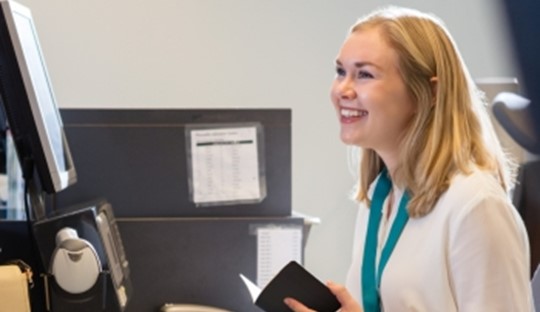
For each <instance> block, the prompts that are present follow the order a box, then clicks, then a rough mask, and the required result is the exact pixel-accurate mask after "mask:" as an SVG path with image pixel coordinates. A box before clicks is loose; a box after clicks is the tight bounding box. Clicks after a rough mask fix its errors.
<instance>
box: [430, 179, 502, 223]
mask: <svg viewBox="0 0 540 312" xmlns="http://www.w3.org/2000/svg"><path fill="white" fill-rule="evenodd" d="M511 206H512V204H511V201H510V197H509V195H508V194H507V192H506V190H505V189H504V188H503V187H502V186H501V184H500V183H499V180H498V178H497V176H496V175H495V174H494V173H492V172H488V171H484V170H480V169H474V170H473V171H472V172H471V173H469V174H464V173H459V174H456V175H455V176H454V177H453V178H452V179H451V181H450V185H449V187H448V190H447V191H446V192H445V193H444V194H443V195H442V196H441V197H440V199H439V202H438V203H437V208H439V207H446V208H447V209H450V210H451V211H452V213H453V214H466V213H468V212H470V211H471V210H472V209H478V208H480V207H511Z"/></svg>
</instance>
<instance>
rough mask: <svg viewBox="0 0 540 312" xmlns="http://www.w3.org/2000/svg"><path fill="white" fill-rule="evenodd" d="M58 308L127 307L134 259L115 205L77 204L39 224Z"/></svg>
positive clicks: (49, 283) (53, 299)
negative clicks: (130, 260)
mask: <svg viewBox="0 0 540 312" xmlns="http://www.w3.org/2000/svg"><path fill="white" fill-rule="evenodd" d="M34 233H35V237H36V240H37V244H38V248H39V251H40V255H41V259H42V262H43V264H44V267H45V268H44V269H45V271H46V273H47V274H46V286H45V287H46V289H47V291H48V292H49V295H50V299H51V300H50V301H51V302H50V305H51V306H50V308H51V309H52V310H53V311H111V312H113V311H114V312H116V311H120V312H121V311H124V310H125V308H126V306H127V303H128V300H129V297H130V294H131V283H130V278H129V263H128V261H127V259H126V256H125V252H124V247H123V244H122V240H121V237H120V234H119V232H118V229H117V226H116V221H115V218H114V215H113V211H112V208H111V205H110V204H109V203H107V202H106V201H98V202H96V203H90V204H84V205H81V206H77V207H73V208H71V209H69V210H67V211H64V212H62V213H57V214H56V215H55V216H53V217H51V218H47V219H45V220H40V221H38V222H36V223H34Z"/></svg>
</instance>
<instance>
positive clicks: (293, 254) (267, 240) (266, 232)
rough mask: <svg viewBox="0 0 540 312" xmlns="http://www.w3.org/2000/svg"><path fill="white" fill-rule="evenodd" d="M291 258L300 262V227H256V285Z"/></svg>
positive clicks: (273, 273) (269, 278)
mask: <svg viewBox="0 0 540 312" xmlns="http://www.w3.org/2000/svg"><path fill="white" fill-rule="evenodd" d="M291 260H295V261H296V262H298V263H302V227H284V228H280V227H262V228H259V229H257V285H259V287H260V288H264V287H266V285H267V284H268V282H269V281H270V280H271V279H272V278H273V277H274V276H275V275H276V274H277V273H278V272H279V270H281V269H282V268H283V267H284V266H285V265H286V264H287V263H289V262H290V261H291Z"/></svg>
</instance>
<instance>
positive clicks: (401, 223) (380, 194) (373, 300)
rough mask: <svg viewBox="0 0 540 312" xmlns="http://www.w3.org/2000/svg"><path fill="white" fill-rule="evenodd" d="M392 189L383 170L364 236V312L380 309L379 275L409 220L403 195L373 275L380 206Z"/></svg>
mask: <svg viewBox="0 0 540 312" xmlns="http://www.w3.org/2000/svg"><path fill="white" fill-rule="evenodd" d="M391 189H392V181H390V178H389V177H388V172H387V171H386V169H384V170H383V171H382V172H381V174H380V176H379V180H378V182H377V184H376V185H375V192H374V193H373V200H372V202H371V208H370V212H369V220H368V228H367V235H366V241H365V245H364V258H363V261H362V303H363V305H364V311H365V312H379V311H380V310H381V307H380V298H379V291H378V290H379V288H380V285H381V276H382V273H383V270H384V267H385V266H386V263H387V262H388V259H389V258H390V255H391V254H392V251H393V250H394V247H395V246H396V244H397V241H398V240H399V236H400V235H401V232H402V231H403V228H404V227H405V224H406V223H407V220H408V219H409V215H408V214H407V204H408V203H409V194H407V192H404V193H403V196H402V197H401V201H400V203H399V208H398V211H397V216H396V218H395V220H394V223H393V224H392V228H391V229H390V233H389V234H388V239H387V240H386V243H385V244H384V247H383V250H382V253H381V259H380V261H379V266H378V268H377V274H376V275H375V270H376V267H377V266H376V263H375V262H376V257H377V245H378V243H377V241H378V239H379V225H380V223H381V215H382V207H383V204H384V200H385V199H386V197H387V196H388V194H389V193H390V190H391Z"/></svg>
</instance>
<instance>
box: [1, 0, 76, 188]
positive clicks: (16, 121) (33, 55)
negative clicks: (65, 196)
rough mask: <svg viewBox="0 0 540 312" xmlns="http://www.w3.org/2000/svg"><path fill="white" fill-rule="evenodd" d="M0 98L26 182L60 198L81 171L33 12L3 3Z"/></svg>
mask: <svg viewBox="0 0 540 312" xmlns="http://www.w3.org/2000/svg"><path fill="white" fill-rule="evenodd" d="M0 5H1V13H0V94H1V100H2V102H3V105H4V108H5V111H6V115H7V120H8V125H9V130H10V132H11V134H12V136H13V141H14V142H15V148H16V150H17V154H18V157H19V162H20V163H21V167H22V169H23V175H24V178H25V180H27V181H26V182H27V183H28V180H29V179H32V176H33V174H34V172H37V174H38V177H39V179H32V180H35V181H37V182H38V185H39V187H40V188H41V189H42V190H43V191H44V192H46V193H49V194H52V193H57V192H59V191H61V190H63V189H65V188H66V187H68V186H69V185H71V184H73V183H75V181H76V177H77V175H76V172H75V167H74V165H73V162H72V159H71V153H70V150H69V147H68V144H67V141H66V137H65V135H64V127H63V123H62V119H61V117H60V113H59V110H58V107H57V105H56V100H55V97H54V93H53V89H52V86H51V83H50V80H49V75H48V73H47V67H46V65H45V62H44V58H43V54H42V52H41V48H40V44H39V40H38V36H37V33H36V29H35V27H34V23H33V19H32V15H31V12H30V10H29V9H28V8H26V7H24V6H22V5H20V4H18V3H16V2H13V1H10V0H0Z"/></svg>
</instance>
